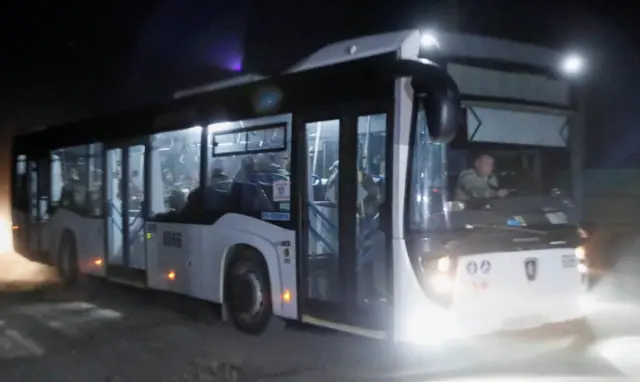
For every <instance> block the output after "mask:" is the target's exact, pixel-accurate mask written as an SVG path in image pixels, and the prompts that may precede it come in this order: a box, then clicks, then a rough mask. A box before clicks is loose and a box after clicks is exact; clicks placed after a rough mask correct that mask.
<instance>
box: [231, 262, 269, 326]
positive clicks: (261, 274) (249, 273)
mask: <svg viewBox="0 0 640 382" xmlns="http://www.w3.org/2000/svg"><path fill="white" fill-rule="evenodd" d="M260 260H261V259H260ZM228 280H229V283H228V284H227V285H228V287H229V293H227V296H228V300H227V301H228V307H229V314H230V317H231V320H232V321H233V324H234V325H235V327H236V328H237V329H238V330H240V331H242V332H245V333H249V334H260V333H262V332H264V331H265V330H266V329H267V326H268V325H269V321H270V320H271V314H272V312H273V310H272V306H271V287H270V285H269V273H268V271H267V269H266V267H265V266H264V265H263V263H262V262H261V261H258V260H257V259H254V256H250V257H245V256H242V257H241V258H240V259H239V260H238V261H236V262H234V264H233V265H232V267H231V270H230V273H229V275H228Z"/></svg>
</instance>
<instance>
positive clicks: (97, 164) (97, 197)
mask: <svg viewBox="0 0 640 382" xmlns="http://www.w3.org/2000/svg"><path fill="white" fill-rule="evenodd" d="M103 150H104V149H103V146H102V143H94V144H91V145H89V174H88V175H89V195H88V196H89V201H88V202H89V215H91V216H93V217H101V216H102V209H103V200H102V184H103V183H102V182H103V173H104V158H103V154H104V151H103Z"/></svg>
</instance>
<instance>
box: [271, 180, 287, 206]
mask: <svg viewBox="0 0 640 382" xmlns="http://www.w3.org/2000/svg"><path fill="white" fill-rule="evenodd" d="M289 200H291V183H290V182H289V181H288V180H276V181H275V182H273V201H274V202H288V201H289Z"/></svg>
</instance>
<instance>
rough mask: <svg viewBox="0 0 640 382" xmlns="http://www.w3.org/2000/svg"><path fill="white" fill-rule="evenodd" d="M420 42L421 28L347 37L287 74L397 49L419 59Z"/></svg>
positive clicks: (221, 84)
mask: <svg viewBox="0 0 640 382" xmlns="http://www.w3.org/2000/svg"><path fill="white" fill-rule="evenodd" d="M419 42H420V31H418V30H405V31H400V32H391V33H383V34H377V35H371V36H365V37H358V38H354V39H350V40H343V41H339V42H336V43H333V44H330V45H327V46H325V47H324V48H321V49H319V50H318V51H316V52H315V53H313V54H311V55H309V56H307V57H306V58H304V59H303V60H301V61H299V62H298V63H297V64H295V65H294V66H292V67H291V68H290V69H288V70H286V71H285V72H284V73H283V74H292V73H299V72H303V71H307V70H312V69H317V68H321V67H326V66H330V65H336V64H341V63H345V62H348V61H356V60H360V59H363V58H368V57H373V56H379V55H383V54H389V53H394V52H397V54H398V57H400V58H406V59H416V58H417V57H418V47H419ZM266 78H267V77H265V76H261V75H255V74H249V75H245V76H239V77H235V78H231V79H228V80H223V81H217V82H213V83H209V84H205V85H201V86H197V87H195V88H190V89H185V90H180V91H178V92H176V93H175V94H174V96H173V97H174V98H183V97H188V96H192V95H196V94H200V93H206V92H210V91H214V90H220V89H224V88H227V87H232V86H239V85H245V84H248V83H251V82H256V81H260V80H263V79H266Z"/></svg>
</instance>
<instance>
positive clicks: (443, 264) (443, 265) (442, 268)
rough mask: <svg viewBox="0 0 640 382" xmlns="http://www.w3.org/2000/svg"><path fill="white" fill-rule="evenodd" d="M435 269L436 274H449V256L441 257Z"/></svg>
mask: <svg viewBox="0 0 640 382" xmlns="http://www.w3.org/2000/svg"><path fill="white" fill-rule="evenodd" d="M436 268H437V269H438V272H449V271H450V270H451V258H450V257H449V256H443V257H441V258H439V259H438V261H437V262H436Z"/></svg>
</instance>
